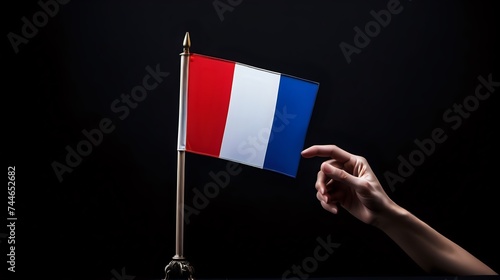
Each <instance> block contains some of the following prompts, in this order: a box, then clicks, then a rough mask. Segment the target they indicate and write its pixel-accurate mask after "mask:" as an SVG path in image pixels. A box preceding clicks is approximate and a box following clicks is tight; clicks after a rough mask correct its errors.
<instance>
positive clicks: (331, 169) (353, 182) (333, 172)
mask: <svg viewBox="0 0 500 280" xmlns="http://www.w3.org/2000/svg"><path fill="white" fill-rule="evenodd" d="M321 173H322V174H323V175H322V176H326V177H328V178H330V179H332V180H334V181H337V182H342V183H345V184H347V185H348V186H350V187H352V188H353V189H354V190H359V189H360V188H361V187H362V186H363V185H364V184H365V180H363V179H361V178H359V177H356V176H353V175H351V174H349V173H348V172H346V171H345V170H343V169H340V168H337V167H335V166H332V165H330V164H326V163H323V164H321ZM318 174H319V173H318ZM323 180H326V179H323ZM325 190H326V186H325Z"/></svg>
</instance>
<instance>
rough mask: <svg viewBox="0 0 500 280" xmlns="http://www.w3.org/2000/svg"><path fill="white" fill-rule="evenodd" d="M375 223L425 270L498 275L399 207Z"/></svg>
mask: <svg viewBox="0 0 500 280" xmlns="http://www.w3.org/2000/svg"><path fill="white" fill-rule="evenodd" d="M374 225H375V226H376V227H378V228H380V229H381V230H382V231H383V232H385V233H386V234H387V235H388V236H389V237H390V238H391V239H392V240H394V242H396V244H398V245H399V247H401V249H403V251H405V252H406V253H407V254H408V256H410V257H411V258H412V259H413V260H414V261H415V262H416V263H417V264H418V265H419V266H420V267H421V268H422V269H424V270H425V271H426V272H429V273H431V274H447V275H464V276H465V275H497V273H496V272H495V271H493V270H492V269H491V268H490V267H488V266H487V265H485V264H484V263H483V262H481V261H480V260H478V259H477V258H476V257H474V256H473V255H471V254H470V253H469V252H467V251H466V250H464V249H463V248H462V247H460V246H459V245H457V244H456V243H454V242H453V241H451V240H449V239H448V238H446V237H445V236H443V235H442V234H440V233H439V232H437V231H436V230H434V229H433V228H432V227H430V226H429V225H428V224H426V223H425V222H423V221H421V220H420V219H419V218H417V217H415V216H414V215H413V214H411V213H410V212H408V211H407V210H405V209H403V208H401V207H399V206H396V207H395V209H394V210H393V211H392V213H391V214H388V215H386V216H385V217H380V218H379V219H378V222H377V224H374Z"/></svg>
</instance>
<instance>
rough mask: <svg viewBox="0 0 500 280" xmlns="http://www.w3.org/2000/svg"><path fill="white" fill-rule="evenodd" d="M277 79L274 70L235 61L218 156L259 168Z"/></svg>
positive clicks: (263, 155) (271, 123)
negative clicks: (265, 69) (260, 68)
mask: <svg viewBox="0 0 500 280" xmlns="http://www.w3.org/2000/svg"><path fill="white" fill-rule="evenodd" d="M279 83H280V74H278V73H273V72H268V71H262V70H259V69H255V68H252V67H248V66H245V65H241V64H238V63H237V64H236V65H235V68H234V76H233V86H232V90H231V100H230V102H229V111H228V113H227V120H226V128H225V130H224V137H223V139H222V146H221V150H220V158H223V159H226V160H231V161H235V162H240V163H244V164H247V165H250V166H255V167H259V168H262V166H263V165H264V159H265V156H266V150H267V144H268V143H269V137H270V133H271V128H272V125H273V119H274V111H275V107H276V100H277V99H278V98H277V97H278V89H279Z"/></svg>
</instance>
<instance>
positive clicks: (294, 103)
mask: <svg viewBox="0 0 500 280" xmlns="http://www.w3.org/2000/svg"><path fill="white" fill-rule="evenodd" d="M318 88H319V84H318V83H314V82H310V81H306V80H301V79H297V78H293V77H290V76H286V75H283V74H281V79H280V85H279V90H278V100H277V102H276V110H275V113H274V120H273V126H272V129H271V137H270V139H269V143H268V146H267V151H266V158H265V161H264V166H263V168H264V169H268V170H272V171H276V172H279V173H282V174H285V175H288V176H291V177H295V176H296V174H297V169H298V167H299V161H300V157H301V155H300V152H301V151H302V150H303V148H304V141H305V138H306V133H307V128H308V126H309V121H310V119H311V114H312V110H313V107H314V102H315V100H316V94H317V91H318Z"/></svg>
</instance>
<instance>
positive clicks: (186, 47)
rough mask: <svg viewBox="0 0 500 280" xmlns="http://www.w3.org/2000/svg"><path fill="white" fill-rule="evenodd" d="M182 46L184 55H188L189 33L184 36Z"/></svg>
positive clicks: (189, 45)
mask: <svg viewBox="0 0 500 280" xmlns="http://www.w3.org/2000/svg"><path fill="white" fill-rule="evenodd" d="M182 46H183V47H184V53H185V54H188V53H189V48H190V47H191V38H189V32H186V35H184V41H183V42H182Z"/></svg>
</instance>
